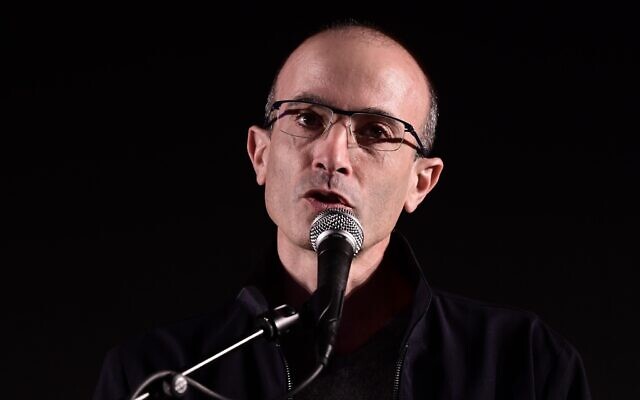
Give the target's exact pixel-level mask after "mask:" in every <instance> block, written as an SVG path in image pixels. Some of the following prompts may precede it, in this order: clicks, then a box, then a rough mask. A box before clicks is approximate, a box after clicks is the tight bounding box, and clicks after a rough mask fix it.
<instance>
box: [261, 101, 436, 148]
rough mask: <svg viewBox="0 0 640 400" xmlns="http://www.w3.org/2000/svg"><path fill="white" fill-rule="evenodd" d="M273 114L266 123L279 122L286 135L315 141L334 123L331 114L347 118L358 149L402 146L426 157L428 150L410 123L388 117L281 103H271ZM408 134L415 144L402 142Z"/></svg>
mask: <svg viewBox="0 0 640 400" xmlns="http://www.w3.org/2000/svg"><path fill="white" fill-rule="evenodd" d="M272 113H276V115H275V116H273V117H271V119H270V120H268V121H267V123H266V126H267V127H269V126H271V125H272V124H273V123H275V122H276V121H278V127H279V128H280V130H281V131H282V132H284V133H286V134H288V135H291V136H295V137H300V138H307V139H316V138H318V137H320V136H322V135H323V134H324V133H325V132H326V131H327V130H328V129H329V128H330V127H331V125H333V124H334V123H335V121H334V119H333V117H334V115H336V114H337V115H345V116H347V117H349V121H348V125H347V126H348V128H349V132H350V133H351V136H352V138H353V140H354V141H355V143H357V145H358V146H360V147H363V148H366V149H371V150H376V151H395V150H398V149H399V148H400V146H401V145H402V144H403V143H404V144H406V145H407V146H409V147H411V148H413V149H415V150H416V151H417V153H418V155H419V156H420V157H427V154H428V152H427V149H426V148H425V147H424V146H423V145H422V142H421V141H420V138H419V137H418V134H417V133H416V131H415V129H414V128H413V126H411V124H409V123H408V122H404V121H403V120H401V119H398V118H395V117H391V116H388V115H383V114H378V113H371V112H360V111H344V110H339V109H336V108H333V107H329V106H326V105H324V104H319V103H315V102H311V101H300V100H280V101H276V102H275V103H273V105H272V106H271V110H270V114H269V115H271V114H272ZM405 132H409V133H410V134H411V135H412V136H413V137H414V138H415V139H416V142H417V145H415V144H413V143H411V142H407V141H405V140H404V134H405Z"/></svg>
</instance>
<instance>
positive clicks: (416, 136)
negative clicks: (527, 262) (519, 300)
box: [94, 24, 589, 400]
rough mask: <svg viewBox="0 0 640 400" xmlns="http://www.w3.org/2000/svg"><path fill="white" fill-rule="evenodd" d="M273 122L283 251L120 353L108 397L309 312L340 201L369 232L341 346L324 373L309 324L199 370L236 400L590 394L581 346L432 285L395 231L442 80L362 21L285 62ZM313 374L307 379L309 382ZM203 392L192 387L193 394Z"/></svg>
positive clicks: (419, 184) (271, 161) (427, 167)
mask: <svg viewBox="0 0 640 400" xmlns="http://www.w3.org/2000/svg"><path fill="white" fill-rule="evenodd" d="M266 111H267V123H266V126H264V127H259V126H252V127H251V128H249V133H248V141H247V150H248V153H249V157H250V159H251V162H252V164H253V168H254V170H255V173H256V180H257V182H258V184H260V185H264V189H265V203H266V208H267V211H268V214H269V216H270V217H271V219H272V220H273V221H274V223H275V224H276V225H277V238H276V245H275V247H276V248H275V249H274V251H273V252H272V253H271V254H270V255H268V256H266V257H265V267H264V269H263V270H262V271H263V272H262V274H258V276H257V277H256V279H255V280H254V281H253V282H252V285H251V286H250V287H249V288H246V289H244V290H243V291H242V292H241V293H240V294H239V295H238V297H237V298H236V299H234V301H232V302H231V303H230V304H229V305H227V306H225V307H221V308H220V309H219V310H218V311H216V312H215V313H214V314H212V315H207V316H203V317H201V318H196V319H193V320H190V321H184V322H182V323H180V324H176V325H175V326H172V327H167V328H163V329H159V330H156V331H153V332H150V333H149V334H147V335H144V336H142V337H140V338H137V339H133V340H131V341H130V342H127V343H125V344H123V345H122V346H120V347H118V348H116V349H114V350H113V351H111V352H110V353H109V354H108V357H107V360H106V361H105V365H104V368H103V372H102V374H101V377H100V381H99V384H98V387H97V388H96V392H95V397H94V399H95V400H101V399H119V398H126V396H129V395H131V392H132V391H133V390H134V389H135V388H136V387H138V385H139V384H140V383H142V381H143V380H144V379H145V378H146V377H148V376H149V375H150V374H152V373H154V372H157V371H160V370H173V371H183V370H185V369H187V368H188V367H191V366H193V365H194V364H196V363H197V362H199V361H201V360H203V359H204V358H206V357H207V356H209V355H212V354H215V353H216V352H218V351H220V350H222V349H223V348H225V347H226V346H229V345H231V344H233V343H234V341H237V340H240V339H241V338H243V337H245V336H246V335H248V334H249V333H251V332H253V330H252V327H253V326H254V323H255V320H256V317H257V316H258V315H260V314H262V313H264V312H265V311H267V310H269V309H273V308H274V307H275V306H278V305H280V304H289V305H291V306H293V307H294V308H295V309H296V310H300V309H302V308H303V306H304V304H305V302H306V301H307V300H308V299H309V297H310V296H311V294H312V293H314V292H315V290H316V286H317V281H316V280H317V273H318V268H317V264H318V256H317V254H316V252H315V251H314V249H313V248H312V245H311V244H310V239H309V227H310V226H311V224H312V223H313V220H314V218H316V216H317V215H318V214H319V213H321V212H322V211H324V210H326V209H329V208H337V209H338V210H346V211H345V212H349V213H353V214H354V215H355V216H356V217H357V219H358V221H359V222H360V224H361V226H362V229H363V232H364V242H363V245H362V249H361V250H360V251H359V252H358V254H357V256H356V257H355V258H353V261H352V263H351V267H350V273H349V276H348V281H347V285H346V295H347V298H346V300H345V303H344V312H343V314H342V317H341V321H340V329H339V331H338V335H337V342H336V344H335V352H334V354H333V356H332V358H331V360H330V362H329V365H328V366H327V368H326V369H325V370H323V371H322V372H321V373H320V374H319V375H318V377H317V378H315V379H314V380H311V382H310V383H308V382H307V381H305V379H306V378H307V377H309V376H310V375H311V374H312V372H313V371H314V369H315V366H316V358H315V354H314V351H313V344H312V343H313V341H314V340H315V339H316V334H315V332H314V331H313V329H311V328H308V327H306V328H305V327H300V328H299V329H296V327H294V328H292V330H291V333H289V334H287V335H284V336H283V337H282V338H281V340H279V341H266V340H257V341H254V342H251V343H250V344H248V345H247V346H245V347H243V348H241V349H240V350H237V351H235V352H232V353H230V354H228V355H225V356H224V357H223V358H221V359H219V360H216V361H215V362H214V363H211V364H210V365H207V366H205V367H203V368H202V369H200V370H198V371H196V372H194V373H193V374H192V375H191V378H193V379H195V380H196V381H198V382H200V383H202V384H203V385H205V386H206V387H208V388H210V389H212V390H214V391H215V392H217V393H219V394H222V395H224V396H226V397H228V398H232V399H241V398H261V399H275V398H284V397H283V396H284V395H285V394H286V393H287V391H291V389H293V388H296V387H298V386H300V385H301V384H302V382H305V383H304V384H302V385H303V386H305V387H304V388H303V389H302V390H300V391H299V392H298V393H296V395H295V398H297V399H321V398H322V399H334V398H335V399H343V398H356V399H389V398H399V399H588V398H589V390H588V385H587V383H586V378H585V373H584V369H583V366H582V362H581V359H580V356H579V355H578V353H577V352H576V351H575V350H574V348H573V347H572V346H571V345H570V344H569V343H567V342H566V341H565V340H564V339H563V338H561V337H560V336H558V335H557V334H555V333H554V332H553V331H552V330H551V329H550V328H548V327H547V326H546V325H545V324H544V323H543V322H541V321H540V320H539V319H538V318H537V317H536V316H535V315H532V314H529V313H526V312H520V311H514V310H511V309H508V308H502V307H496V306H491V305H486V304H482V303H479V302H475V301H470V300H467V299H463V298H459V297H456V296H451V295H446V294H443V293H440V292H438V291H436V290H433V289H431V288H430V287H429V286H428V284H427V282H426V280H425V278H424V277H423V275H422V273H421V270H420V267H419V265H418V262H417V261H416V260H415V258H414V256H413V253H412V251H411V249H410V247H409V245H408V244H407V243H406V242H405V241H404V240H403V239H402V237H401V236H400V235H399V234H398V233H395V232H394V227H395V225H396V222H397V220H398V218H399V216H400V214H401V213H402V211H403V210H404V211H406V212H408V213H411V212H413V211H414V210H415V209H416V208H417V207H418V206H419V205H420V203H421V202H422V201H423V200H424V199H425V197H426V196H427V195H428V194H429V192H430V191H431V190H432V189H433V188H434V186H435V185H436V183H437V182H438V179H439V177H440V174H441V171H442V168H443V162H442V160H441V159H439V158H437V157H430V156H429V150H430V147H431V146H432V143H433V138H434V129H435V120H436V115H437V106H436V99H435V97H434V95H433V89H432V87H431V83H430V82H429V79H428V77H427V76H426V74H425V73H424V72H423V71H422V69H421V67H420V66H419V64H418V63H417V62H416V60H415V59H414V57H412V55H411V54H410V53H409V52H408V51H407V50H406V49H405V48H404V47H403V46H401V45H400V44H399V43H398V42H397V41H395V40H394V39H392V38H391V37H389V36H387V35H386V34H384V33H382V32H380V31H378V30H375V29H372V28H368V27H364V26H359V25H356V24H352V25H341V26H337V27H332V28H330V29H327V30H324V31H321V32H320V33H317V34H315V35H313V36H311V37H310V38H308V39H307V40H306V41H304V42H303V43H302V44H301V45H300V46H299V47H298V48H296V49H295V50H294V51H293V53H292V54H291V55H290V56H289V57H288V59H287V60H286V62H285V63H284V64H283V66H282V68H281V70H280V71H279V73H278V75H277V77H276V80H275V81H274V85H273V88H272V91H271V94H270V96H269V100H268V104H267V110H266ZM307 383H308V385H307ZM197 395H200V393H198V392H197V391H196V390H190V391H189V392H188V393H187V396H193V398H196V396H197Z"/></svg>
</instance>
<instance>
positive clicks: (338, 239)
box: [309, 208, 364, 366]
mask: <svg viewBox="0 0 640 400" xmlns="http://www.w3.org/2000/svg"><path fill="white" fill-rule="evenodd" d="M309 237H310V240H311V246H312V247H313V249H314V250H315V251H316V253H317V255H318V287H317V289H316V292H314V295H313V296H312V301H311V304H310V307H311V314H312V316H313V319H314V322H315V323H316V324H317V328H318V333H319V339H320V344H324V347H321V348H319V349H318V350H319V354H318V357H319V362H320V363H322V364H323V365H325V366H326V365H327V363H328V361H329V357H330V355H331V353H332V352H333V347H334V345H335V339H336V335H337V333H338V327H339V324H340V317H341V316H342V305H343V303H344V294H345V290H346V287H347V279H348V277H349V270H350V268H351V261H352V260H353V257H354V256H355V255H356V254H358V252H359V251H360V249H361V248H362V242H363V240H364V233H363V231H362V226H361V225H360V222H359V221H358V219H357V218H356V217H355V215H354V214H353V211H351V210H349V209H346V208H328V209H326V210H324V211H322V212H321V213H319V214H318V215H317V216H316V217H315V219H314V220H313V222H312V223H311V229H310V232H309Z"/></svg>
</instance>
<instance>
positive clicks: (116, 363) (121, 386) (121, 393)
mask: <svg viewBox="0 0 640 400" xmlns="http://www.w3.org/2000/svg"><path fill="white" fill-rule="evenodd" d="M130 391H131V388H130V387H129V384H128V382H127V378H126V375H125V372H124V366H123V364H122V360H121V358H120V355H119V351H118V348H113V349H111V350H110V351H109V352H107V355H106V357H105V359H104V362H103V364H102V369H101V371H100V375H99V376H98V383H97V385H96V388H95V391H94V393H93V400H124V399H127V398H128V396H130V393H129V392H130Z"/></svg>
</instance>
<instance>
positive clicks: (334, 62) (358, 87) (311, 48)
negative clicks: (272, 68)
mask: <svg viewBox="0 0 640 400" xmlns="http://www.w3.org/2000/svg"><path fill="white" fill-rule="evenodd" d="M275 95H276V99H278V100H283V99H295V98H300V97H313V98H315V99H317V100H321V101H322V102H323V103H326V104H328V105H331V106H334V107H337V108H341V109H344V110H364V109H372V108H374V109H379V110H382V111H384V112H386V113H388V114H390V115H393V116H395V117H398V118H401V119H404V120H407V121H408V122H411V123H413V124H419V123H421V122H422V121H423V120H424V116H425V114H426V112H425V110H426V109H427V107H428V104H429V97H428V96H429V95H428V89H427V82H426V78H425V77H424V74H423V73H422V70H421V69H420V67H419V66H418V64H417V63H416V61H415V60H414V59H413V57H411V55H410V54H409V53H408V52H407V51H406V50H404V49H403V48H402V47H400V46H399V45H398V44H396V43H395V42H392V41H391V40H390V39H387V38H385V39H380V38H375V37H366V36H362V35H349V34H343V33H326V34H321V35H319V36H316V37H313V38H311V39H310V40H308V41H306V42H305V43H303V44H302V45H301V46H300V47H298V49H296V50H295V51H294V52H293V53H292V55H291V56H290V57H289V59H288V60H287V62H286V63H285V64H284V66H283V68H282V70H281V72H280V74H279V76H278V80H277V84H276V91H275Z"/></svg>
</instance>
